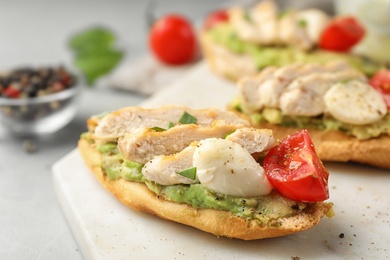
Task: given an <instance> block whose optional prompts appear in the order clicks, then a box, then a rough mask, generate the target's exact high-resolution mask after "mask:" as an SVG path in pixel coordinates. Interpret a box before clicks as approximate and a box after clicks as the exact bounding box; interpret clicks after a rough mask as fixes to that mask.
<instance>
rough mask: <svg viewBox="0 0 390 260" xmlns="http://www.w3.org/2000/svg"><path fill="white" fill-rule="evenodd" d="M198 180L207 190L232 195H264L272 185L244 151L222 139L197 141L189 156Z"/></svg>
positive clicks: (258, 165) (259, 167)
mask: <svg viewBox="0 0 390 260" xmlns="http://www.w3.org/2000/svg"><path fill="white" fill-rule="evenodd" d="M193 166H194V167H196V168H197V177H198V179H199V181H200V182H201V183H202V184H203V185H204V186H205V187H206V188H207V189H209V190H211V191H214V192H216V193H222V194H225V195H230V196H235V197H255V196H262V195H267V194H269V193H270V192H271V190H272V186H271V184H270V182H269V181H268V179H267V177H266V176H265V174H264V169H263V167H261V166H260V164H259V163H257V162H256V161H255V160H254V159H253V157H252V156H251V155H250V154H249V152H248V151H247V150H245V149H244V148H242V147H241V146H240V145H239V144H237V143H233V142H231V141H228V140H226V139H220V138H208V139H204V140H202V141H200V143H199V145H198V146H197V148H196V149H195V153H194V156H193Z"/></svg>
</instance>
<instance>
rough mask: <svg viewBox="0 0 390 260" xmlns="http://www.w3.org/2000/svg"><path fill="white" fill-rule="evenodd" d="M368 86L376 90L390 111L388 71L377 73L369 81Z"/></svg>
mask: <svg viewBox="0 0 390 260" xmlns="http://www.w3.org/2000/svg"><path fill="white" fill-rule="evenodd" d="M370 85H371V86H373V87H374V88H375V89H376V90H378V91H379V92H380V93H381V94H382V96H383V99H384V100H385V102H386V105H387V109H390V70H385V69H383V70H380V71H378V72H377V73H376V74H375V75H374V76H373V77H372V78H371V80H370Z"/></svg>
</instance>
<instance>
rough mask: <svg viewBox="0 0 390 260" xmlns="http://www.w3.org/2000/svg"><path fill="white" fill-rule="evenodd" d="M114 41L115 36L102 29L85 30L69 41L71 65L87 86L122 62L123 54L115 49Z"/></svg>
mask: <svg viewBox="0 0 390 260" xmlns="http://www.w3.org/2000/svg"><path fill="white" fill-rule="evenodd" d="M115 40H116V37H115V34H114V33H113V32H112V31H110V30H109V29H107V28H103V27H93V28H88V29H85V30H83V31H80V32H77V33H75V34H74V35H72V36H71V38H70V39H69V42H68V46H69V48H70V49H71V50H72V52H73V53H74V61H73V63H74V65H75V66H76V67H77V68H78V69H79V70H80V71H81V72H82V73H83V75H84V77H85V79H86V83H87V84H88V85H89V86H92V85H93V84H94V83H95V81H96V80H97V79H99V78H100V77H101V76H103V75H106V74H108V73H109V72H110V71H111V70H112V69H113V68H114V67H115V66H116V65H117V64H118V63H119V62H120V61H121V60H122V58H123V56H124V53H123V51H122V50H119V49H117V48H116V46H115Z"/></svg>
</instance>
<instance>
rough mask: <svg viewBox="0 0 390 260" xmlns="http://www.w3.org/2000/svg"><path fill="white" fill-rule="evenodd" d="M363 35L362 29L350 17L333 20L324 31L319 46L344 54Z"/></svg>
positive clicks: (356, 21) (363, 30)
mask: <svg viewBox="0 0 390 260" xmlns="http://www.w3.org/2000/svg"><path fill="white" fill-rule="evenodd" d="M364 35H365V29H364V27H363V26H362V25H361V24H360V23H359V22H358V20H356V19H355V18H354V17H352V16H347V17H340V18H336V19H334V20H333V21H332V22H330V23H329V25H328V26H327V27H326V28H325V29H324V31H323V32H322V34H321V36H320V42H319V45H320V47H321V48H322V49H326V50H331V51H337V52H345V51H349V50H350V49H351V48H352V47H353V46H355V45H356V44H357V43H358V42H359V41H360V40H361V39H362V38H363V37H364Z"/></svg>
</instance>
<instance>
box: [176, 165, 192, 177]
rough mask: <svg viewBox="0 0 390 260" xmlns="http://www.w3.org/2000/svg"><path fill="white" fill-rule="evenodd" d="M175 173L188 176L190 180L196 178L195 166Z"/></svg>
mask: <svg viewBox="0 0 390 260" xmlns="http://www.w3.org/2000/svg"><path fill="white" fill-rule="evenodd" d="M177 174H179V175H181V176H184V177H186V178H189V179H191V180H195V179H196V167H192V168H188V169H185V170H184V171H181V172H177Z"/></svg>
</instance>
